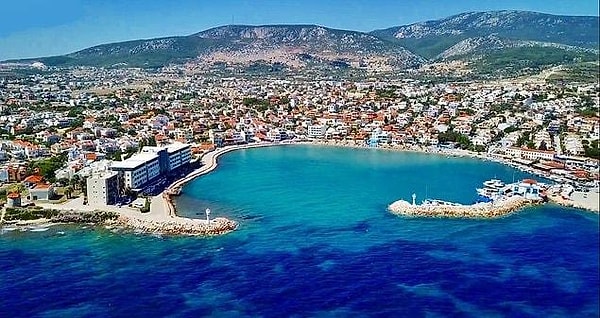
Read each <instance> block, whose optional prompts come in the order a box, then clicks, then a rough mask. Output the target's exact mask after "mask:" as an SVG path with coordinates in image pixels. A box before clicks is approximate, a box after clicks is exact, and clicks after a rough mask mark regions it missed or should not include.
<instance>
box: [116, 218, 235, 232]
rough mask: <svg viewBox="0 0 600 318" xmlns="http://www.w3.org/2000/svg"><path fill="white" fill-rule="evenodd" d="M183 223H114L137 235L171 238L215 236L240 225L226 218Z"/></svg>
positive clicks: (129, 221)
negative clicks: (156, 235) (155, 235)
mask: <svg viewBox="0 0 600 318" xmlns="http://www.w3.org/2000/svg"><path fill="white" fill-rule="evenodd" d="M185 220H186V221H181V220H179V219H175V220H173V221H160V222H159V221H151V220H141V219H136V218H128V217H124V216H123V217H120V218H118V219H117V220H116V222H114V223H110V225H115V226H117V227H121V228H124V229H126V230H131V231H133V232H135V233H145V234H159V235H169V236H180V235H188V236H214V235H223V234H227V233H229V232H231V231H234V230H235V229H236V228H237V226H238V224H237V223H236V222H234V221H231V220H228V219H226V218H215V219H213V220H210V223H207V222H206V221H204V220H192V219H185Z"/></svg>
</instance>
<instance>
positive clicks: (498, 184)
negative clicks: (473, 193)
mask: <svg viewBox="0 0 600 318" xmlns="http://www.w3.org/2000/svg"><path fill="white" fill-rule="evenodd" d="M483 185H484V186H485V187H486V188H492V189H498V190H500V189H502V188H503V187H504V182H502V180H499V179H492V180H488V181H484V182H483Z"/></svg>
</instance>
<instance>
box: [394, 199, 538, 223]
mask: <svg viewBox="0 0 600 318" xmlns="http://www.w3.org/2000/svg"><path fill="white" fill-rule="evenodd" d="M540 203H541V201H532V200H526V199H524V198H521V197H512V198H508V199H506V200H503V201H498V202H495V203H491V202H487V203H476V204H472V205H460V204H453V205H444V204H440V205H435V204H422V205H412V204H411V203H409V202H407V201H404V200H398V201H396V202H394V203H392V204H390V205H389V207H388V210H389V211H390V212H391V213H393V214H396V215H402V216H409V217H434V218H468V219H493V218H500V217H504V216H507V215H509V214H511V213H514V212H516V211H518V210H521V209H523V208H525V207H528V206H533V205H536V204H540Z"/></svg>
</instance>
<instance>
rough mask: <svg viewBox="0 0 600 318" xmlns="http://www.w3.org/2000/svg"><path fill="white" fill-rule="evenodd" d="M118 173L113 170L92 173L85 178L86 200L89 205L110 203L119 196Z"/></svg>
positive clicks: (114, 201)
mask: <svg viewBox="0 0 600 318" xmlns="http://www.w3.org/2000/svg"><path fill="white" fill-rule="evenodd" d="M118 176H119V174H118V173H117V172H115V171H103V172H97V173H93V174H92V175H91V176H89V177H88V178H87V180H86V184H87V200H88V204H89V205H91V206H102V205H111V204H115V203H116V202H117V199H118V198H119V178H118Z"/></svg>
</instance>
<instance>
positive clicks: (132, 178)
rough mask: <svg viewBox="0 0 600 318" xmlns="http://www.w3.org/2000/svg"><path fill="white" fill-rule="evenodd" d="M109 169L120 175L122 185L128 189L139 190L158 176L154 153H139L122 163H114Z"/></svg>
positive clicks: (158, 167) (156, 156) (158, 171)
mask: <svg viewBox="0 0 600 318" xmlns="http://www.w3.org/2000/svg"><path fill="white" fill-rule="evenodd" d="M110 168H111V170H112V171H118V172H121V173H122V176H123V178H124V180H125V184H124V185H125V187H128V188H130V189H141V188H143V186H144V185H145V184H146V183H147V182H148V181H151V180H153V179H154V178H156V177H157V176H159V175H160V164H159V161H158V155H156V154H154V153H140V154H136V155H134V156H132V157H131V158H129V159H127V160H124V161H115V162H113V165H112V166H111V167H110Z"/></svg>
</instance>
